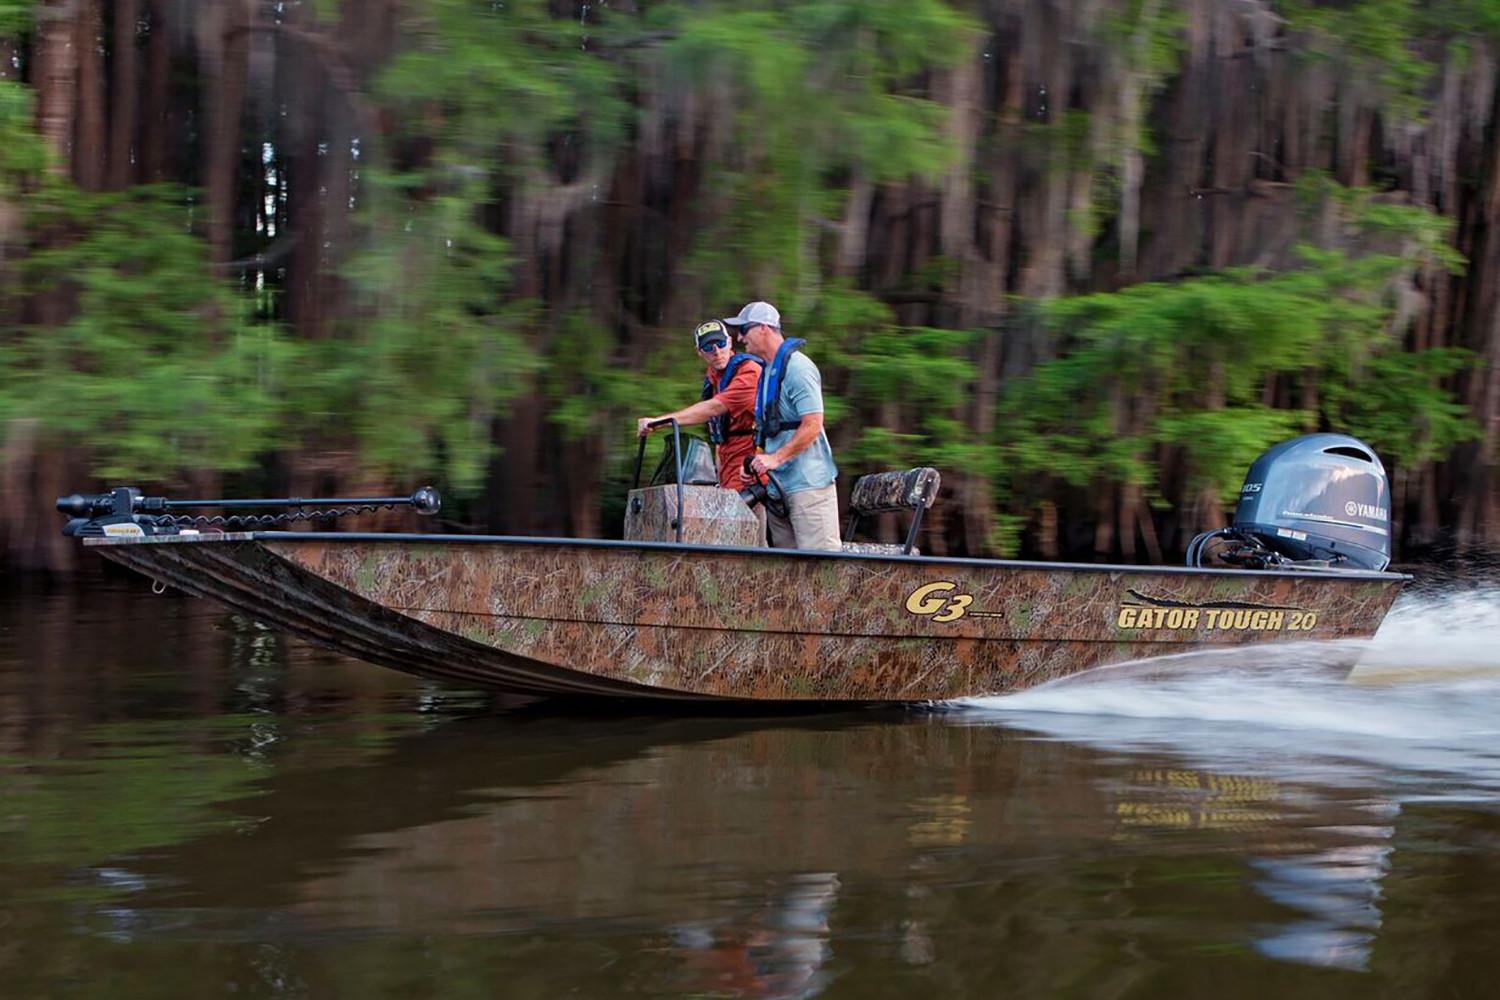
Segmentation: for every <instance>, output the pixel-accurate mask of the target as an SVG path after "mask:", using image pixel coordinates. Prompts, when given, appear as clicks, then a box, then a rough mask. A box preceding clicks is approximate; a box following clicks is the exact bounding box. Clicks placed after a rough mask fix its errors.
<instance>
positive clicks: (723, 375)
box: [698, 353, 765, 444]
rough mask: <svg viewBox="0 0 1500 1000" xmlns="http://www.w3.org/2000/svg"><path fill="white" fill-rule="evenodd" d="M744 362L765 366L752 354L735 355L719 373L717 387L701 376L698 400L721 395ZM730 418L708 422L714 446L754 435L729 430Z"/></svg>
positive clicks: (742, 431)
mask: <svg viewBox="0 0 1500 1000" xmlns="http://www.w3.org/2000/svg"><path fill="white" fill-rule="evenodd" d="M746 361H753V362H755V363H756V364H758V365H760V366H762V367H764V366H765V362H764V361H762V360H761V359H760V358H757V357H756V356H755V355H753V354H744V353H741V354H736V355H734V356H732V357H731V358H730V359H729V364H727V365H725V366H724V370H723V371H722V372H720V373H719V385H718V387H717V388H715V387H714V383H713V379H711V378H709V377H708V376H707V375H705V376H703V393H702V395H700V396H699V397H698V398H699V399H712V398H713V397H714V396H715V395H716V394H718V393H721V392H723V391H724V390H725V389H727V388H729V381H730V380H731V379H732V378H734V372H735V369H737V368H739V366H740V365H742V364H744V363H745V362H746ZM732 417H733V414H730V413H726V414H724V415H723V416H721V417H714V418H712V419H711V420H709V422H708V439H709V440H710V441H712V442H713V443H714V444H723V443H724V442H725V441H728V440H729V439H730V438H732V437H749V436H750V435H751V434H754V433H755V432H754V431H749V430H740V431H732V430H730V429H729V422H730V420H731V418H732Z"/></svg>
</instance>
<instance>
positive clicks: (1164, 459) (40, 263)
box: [0, 0, 1500, 569]
mask: <svg viewBox="0 0 1500 1000" xmlns="http://www.w3.org/2000/svg"><path fill="white" fill-rule="evenodd" d="M1497 44H1500V0H1342V2H1338V3H1314V2H1307V0H1281V2H1272V0H950V2H943V0H732V2H714V0H700V2H691V0H635V2H630V0H594V2H589V3H579V2H573V0H568V2H564V0H545V2H543V0H506V2H504V3H499V2H476V0H343V2H337V0H316V2H312V0H301V2H297V0H276V2H271V0H114V2H108V0H43V2H18V0H0V77H3V79H0V303H3V305H0V372H3V374H0V427H3V434H4V441H3V467H0V500H3V502H0V558H3V560H4V564H5V565H7V566H8V567H12V568H17V567H21V568H24V567H48V568H54V569H66V568H68V567H69V566H70V565H71V564H72V560H73V559H74V558H75V557H76V553H75V551H74V549H73V547H72V546H69V545H67V544H66V541H67V540H65V539H63V538H61V537H60V536H59V534H58V528H59V527H60V518H59V517H58V515H57V514H56V513H55V512H54V511H53V510H52V509H51V500H52V498H53V497H55V496H57V495H59V494H62V493H67V492H73V491H75V490H79V489H86V488H89V487H92V486H102V485H113V484H119V483H123V482H130V483H134V484H136V485H141V486H144V487H147V488H149V489H155V490H169V491H174V492H177V493H178V494H179V495H180V494H182V493H190V494H194V495H200V496H201V495H222V494H223V493H224V492H226V491H227V492H231V493H236V494H240V495H245V494H259V493H271V494H277V495H286V494H293V495H303V496H310V495H327V494H343V495H348V494H355V493H362V492H376V493H391V492H407V491H409V489H410V488H411V487H413V486H415V485H417V484H418V483H419V482H429V481H430V482H434V483H435V484H436V485H438V486H439V487H441V488H442V489H444V491H445V494H446V495H447V497H448V498H449V504H448V506H447V508H446V509H445V515H446V516H447V517H448V520H449V524H448V527H449V528H450V529H453V530H486V531H498V532H509V533H546V534H570V535H583V536H592V535H609V534H611V533H614V532H616V531H617V530H618V522H619V517H620V509H621V506H622V500H623V493H624V489H625V487H626V485H627V478H628V475H629V471H630V466H631V464H632V462H633V459H634V453H635V439H634V434H633V431H634V422H633V418H634V417H635V416H637V415H640V414H643V413H655V412H660V411H661V410H663V409H666V408H669V407H675V406H680V405H683V404H684V403H686V402H689V401H691V400H692V399H695V398H696V394H697V386H698V380H699V377H700V374H701V372H700V370H699V367H698V363H697V361H696V359H695V356H694V354H693V352H692V349H691V340H690V337H689V331H690V330H691V329H692V327H693V326H694V325H695V324H696V323H697V322H698V321H700V320H702V319H704V318H708V317H713V316H719V315H726V314H732V313H733V312H734V311H735V310H737V309H738V307H739V306H740V305H741V304H743V303H744V302H745V301H748V300H751V299H756V298H766V299H770V300H771V301H773V302H775V303H776V304H777V305H778V306H779V307H780V308H781V311H782V314H783V316H784V317H785V320H786V327H787V331H788V333H789V334H790V335H794V336H805V337H806V338H807V339H808V346H807V352H808V354H809V355H810V356H811V357H813V358H814V359H815V360H816V361H817V362H818V364H819V366H820V368H821V369H822V371H823V376H824V383H825V389H826V391H827V393H828V407H829V418H830V433H831V437H832V439H833V444H834V449H835V453H836V455H837V458H838V460H839V464H840V467H841V470H842V476H841V484H842V485H843V487H844V489H845V490H847V487H848V485H849V484H850V483H851V482H852V480H853V477H854V476H855V475H857V474H859V473H862V472H866V471H873V470H877V469H881V468H894V467H905V466H909V465H914V464H931V465H935V466H937V467H939V468H941V469H942V470H943V472H944V476H945V498H944V500H943V501H942V502H941V503H940V504H939V506H938V507H937V508H935V509H934V511H933V517H932V518H931V520H930V521H929V522H928V527H927V528H926V531H925V534H924V537H923V540H922V545H923V547H924V549H925V550H926V551H928V552H931V553H936V554H944V553H953V554H957V553H968V554H989V555H993V554H1005V555H1010V554H1021V555H1034V556H1041V557H1048V558H1085V559H1086V558H1109V559H1125V560H1134V559H1146V558H1149V559H1151V560H1157V559H1161V558H1171V557H1172V556H1173V555H1174V554H1176V553H1180V551H1181V550H1182V548H1183V546H1184V545H1185V543H1186V541H1187V540H1188V539H1189V538H1190V537H1191V536H1192V535H1193V534H1194V533H1196V532H1197V531H1200V530H1203V529H1206V528H1210V527H1217V526H1221V525H1222V524H1224V523H1226V516H1227V515H1228V514H1229V513H1230V511H1231V509H1232V503H1233V501H1234V499H1235V497H1236V493H1237V489H1238V485H1239V481H1240V478H1241V477H1242V476H1243V473H1244V470H1245V468H1246V466H1247V465H1248V463H1249V462H1250V461H1251V460H1252V459H1253V458H1254V457H1255V455H1256V454H1258V453H1259V452H1260V451H1261V450H1262V449H1263V448H1265V447H1267V446H1268V445H1270V444H1272V443H1274V442H1275V441H1277V440H1279V439H1281V438H1284V437H1287V436H1291V435H1295V434H1298V433H1302V432H1305V431H1311V430H1318V429H1325V430H1336V431H1341V432H1347V433H1352V434H1355V435H1358V436H1360V437H1363V438H1365V439H1366V440H1368V441H1369V442H1370V443H1371V444H1373V445H1374V446H1375V447H1376V449H1377V450H1378V451H1379V452H1380V454H1381V455H1382V456H1383V457H1384V459H1385V461H1386V463H1387V465H1388V467H1389V468H1390V470H1391V473H1392V487H1393V508H1394V509H1393V514H1394V516H1395V518H1396V520H1397V522H1398V531H1397V544H1398V550H1399V551H1400V552H1401V553H1402V554H1404V555H1407V556H1410V555H1412V554H1414V553H1420V552H1422V551H1424V550H1432V549H1433V548H1434V547H1446V548H1450V549H1457V550H1459V551H1468V550H1476V549H1480V548H1485V547H1490V548H1493V547H1494V546H1495V545H1496V544H1497V543H1500V492H1497V490H1496V485H1497V484H1496V463H1497V461H1500V301H1497V296H1500V134H1497V126H1500V86H1497ZM882 530H885V531H891V530H893V529H892V527H891V526H890V525H885V526H884V527H883V529H882Z"/></svg>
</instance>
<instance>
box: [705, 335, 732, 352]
mask: <svg viewBox="0 0 1500 1000" xmlns="http://www.w3.org/2000/svg"><path fill="white" fill-rule="evenodd" d="M728 346H729V338H728V337H710V338H709V339H708V340H701V341H699V342H698V350H700V351H702V352H703V353H704V354H707V353H708V352H709V351H717V350H718V349H719V348H721V347H728Z"/></svg>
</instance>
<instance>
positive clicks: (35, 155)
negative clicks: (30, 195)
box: [0, 80, 47, 202]
mask: <svg viewBox="0 0 1500 1000" xmlns="http://www.w3.org/2000/svg"><path fill="white" fill-rule="evenodd" d="M33 105H34V101H33V99H32V92H31V90H30V89H28V88H26V87H23V86H22V85H21V84H19V83H16V82H14V81H11V80H0V202H8V201H14V200H15V199H17V198H18V197H20V196H21V195H22V194H23V193H24V192H25V191H27V190H28V189H29V188H31V187H34V186H35V185H36V184H37V183H38V182H39V181H40V179H41V178H40V176H39V175H40V174H41V171H42V168H43V167H45V166H46V164H47V147H46V145H45V144H44V143H43V142H42V140H41V137H40V136H38V135H37V134H36V131H35V129H34V128H33V122H34V120H35V117H34V107H33Z"/></svg>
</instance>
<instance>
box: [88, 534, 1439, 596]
mask: <svg viewBox="0 0 1500 1000" xmlns="http://www.w3.org/2000/svg"><path fill="white" fill-rule="evenodd" d="M83 541H84V544H85V545H88V546H104V545H141V544H155V545H162V544H173V543H178V544H202V543H204V542H220V541H222V542H246V541H254V542H299V541H301V542H333V541H337V542H398V543H419V544H463V545H506V546H512V545H514V546H520V545H532V546H534V545H543V546H563V547H576V548H589V549H629V550H636V551H647V552H684V553H689V552H692V553H711V554H716V555H731V554H732V555H751V556H767V555H769V556H772V557H776V558H793V559H850V560H856V561H862V562H879V563H898V564H902V565H919V566H964V567H970V568H985V569H1014V570H1039V571H1057V570H1061V571H1066V572H1074V573H1077V572H1087V573H1135V574H1155V573H1172V574H1179V573H1188V574H1192V575H1204V576H1230V577H1240V576H1250V577H1256V578H1265V577H1288V578H1291V579H1297V580H1360V581H1366V582H1380V581H1383V582H1387V583H1396V582H1401V583H1409V582H1411V581H1412V580H1413V579H1414V577H1413V576H1412V575H1411V574H1410V573H1392V572H1390V571H1388V570H1384V571H1382V570H1367V569H1326V570H1325V569H1293V570H1285V569H1282V570H1276V569H1228V568H1219V567H1208V566H1159V565H1149V566H1148V565H1140V566H1132V565H1122V564H1117V563H1067V562H1042V561H1034V560H1025V559H977V558H974V557H972V556H930V555H901V554H895V553H883V552H843V551H837V550H818V549H773V548H762V547H759V546H745V545H703V544H694V543H691V542H651V541H624V540H621V539H614V538H558V537H552V536H546V535H448V534H422V533H414V532H398V531H234V532H222V533H220V532H211V533H206V534H198V535H186V536H183V535H146V536H143V537H142V536H134V537H106V538H86V539H84V540H83Z"/></svg>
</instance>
